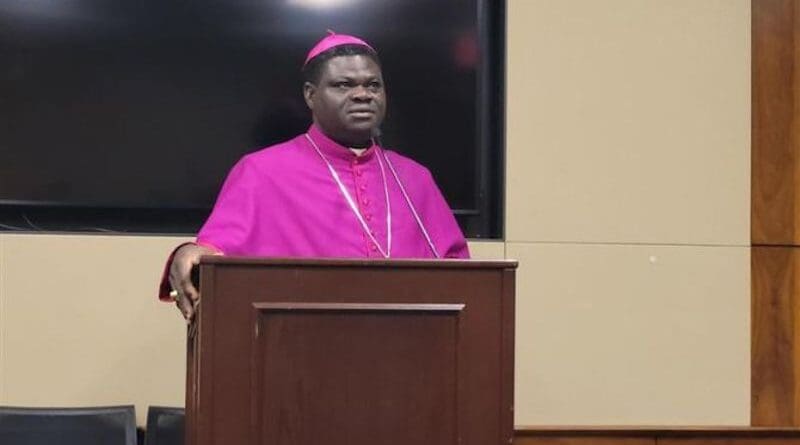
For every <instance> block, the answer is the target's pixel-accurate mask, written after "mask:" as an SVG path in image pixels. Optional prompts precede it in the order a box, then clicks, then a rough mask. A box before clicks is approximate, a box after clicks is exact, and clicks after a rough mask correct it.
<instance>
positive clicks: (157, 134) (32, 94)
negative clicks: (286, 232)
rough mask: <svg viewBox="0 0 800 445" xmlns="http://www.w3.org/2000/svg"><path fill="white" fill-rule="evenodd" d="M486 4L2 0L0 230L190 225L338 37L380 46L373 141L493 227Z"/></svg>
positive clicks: (490, 48) (484, 227) (278, 129)
mask: <svg viewBox="0 0 800 445" xmlns="http://www.w3.org/2000/svg"><path fill="white" fill-rule="evenodd" d="M488 3H493V4H494V3H496V2H491V1H489V0H486V2H484V1H481V0H436V1H431V0H259V1H254V0H193V1H190V2H187V1H182V0H120V1H112V2H110V1H106V0H59V1H29V0H4V1H3V2H0V61H2V62H0V116H1V117H0V153H2V155H1V160H0V206H2V208H3V212H1V213H2V214H1V215H0V216H2V217H3V218H0V219H5V221H2V220H0V224H3V226H2V227H4V228H6V229H9V228H22V229H42V228H44V229H46V230H70V229H72V228H73V227H72V226H71V225H70V224H71V221H72V222H74V221H80V224H79V225H80V226H86V227H89V228H91V227H97V228H98V229H100V230H103V229H105V230H121V231H140V230H141V231H164V232H170V231H175V230H172V229H170V227H171V226H169V224H166V222H168V220H169V218H170V217H169V215H173V216H174V215H183V216H184V218H183V220H182V221H183V223H186V224H183V225H181V224H178V225H177V226H176V227H177V228H178V231H181V229H185V231H193V230H195V229H196V228H197V226H198V225H199V224H200V223H201V222H202V220H203V219H204V216H205V215H206V214H207V212H208V211H209V209H210V207H211V206H212V204H213V202H214V199H215V197H216V195H217V192H218V190H219V188H220V185H221V183H222V181H223V180H224V178H225V175H226V173H227V172H228V170H229V169H230V167H231V166H232V165H233V164H234V163H235V162H236V160H237V159H239V158H240V157H241V156H242V155H243V154H245V153H248V152H251V151H254V150H257V149H260V148H262V147H264V146H267V145H270V144H273V143H276V142H279V141H282V140H286V139H289V138H291V137H293V136H295V135H297V134H299V133H302V132H303V131H305V130H306V129H307V128H308V126H309V123H310V114H309V112H308V110H307V109H306V106H305V104H304V102H303V100H302V95H301V91H302V78H301V75H300V68H301V65H302V63H303V60H304V58H305V55H306V52H307V51H308V49H309V48H310V47H311V46H313V45H314V43H316V41H318V40H319V39H320V38H322V37H323V36H325V35H326V30H327V29H332V30H334V31H337V32H341V33H349V34H354V35H358V36H360V37H362V38H364V39H365V40H367V41H368V42H370V43H371V44H372V45H373V46H374V47H375V48H376V49H377V50H378V52H379V55H380V58H381V61H382V64H383V70H384V77H385V80H386V85H387V94H388V114H387V119H386V121H385V123H384V125H383V128H382V130H383V131H382V132H383V143H384V145H385V146H387V147H389V148H391V149H394V150H397V151H399V152H401V153H403V154H405V155H407V156H410V157H411V158H413V159H415V160H417V161H418V162H420V163H422V164H424V165H426V166H427V167H428V168H429V169H430V170H431V171H432V173H433V174H434V177H435V178H436V180H437V182H438V183H439V185H440V187H441V188H442V190H443V192H444V194H445V197H446V198H447V200H448V202H449V204H450V205H451V207H452V208H453V209H454V211H455V212H456V214H457V215H458V216H459V220H460V222H461V223H462V227H464V229H465V231H466V232H467V234H468V235H472V236H492V235H496V234H497V233H498V230H499V229H498V227H499V225H498V224H497V220H498V219H499V218H498V215H499V209H494V208H495V207H497V206H498V205H497V203H495V202H493V201H497V200H498V199H499V196H501V193H500V190H499V188H500V187H499V185H498V184H499V177H498V176H499V172H500V170H499V168H498V166H499V159H498V157H499V156H500V154H499V153H500V152H502V137H501V133H502V131H501V130H500V126H502V118H500V119H499V120H498V119H497V116H496V115H497V113H498V112H499V110H500V109H501V106H500V105H501V102H502V101H501V99H500V97H499V93H500V92H501V91H502V89H501V88H498V82H501V80H502V78H501V75H502V69H498V67H496V66H495V65H496V64H497V63H496V62H497V60H495V59H497V58H498V57H502V54H497V51H494V48H495V47H496V46H497V45H496V43H493V42H495V40H502V39H500V38H499V36H497V35H495V34H496V33H498V32H503V29H496V28H498V27H500V26H499V25H497V24H496V23H495V22H493V21H492V19H491V17H492V14H494V15H495V16H499V14H501V13H502V11H498V10H497V8H496V7H495V6H492V5H489V4H488ZM500 48H502V46H500ZM490 56H491V58H493V59H492V60H489V58H490ZM500 62H501V63H502V60H500ZM492 163H496V164H498V166H495V167H492ZM493 168H494V170H492V169H493ZM493 209H494V210H493ZM20 212H21V213H20ZM137 214H138V215H149V218H150V219H152V221H151V226H152V227H150V226H147V227H146V225H145V226H140V227H137V223H136V221H137V218H138V217H137ZM103 215H105V216H103ZM114 215H117V216H114ZM120 215H123V217H122V220H120ZM186 215H189V216H188V219H187V218H186ZM20 216H21V217H22V218H20ZM9 218H11V219H13V221H11V220H9ZM14 218H16V219H14ZM93 218H94V219H93ZM147 218H148V217H147V216H146V217H144V220H147ZM139 219H142V218H139ZM178 219H179V220H180V219H181V218H178ZM484 220H485V221H484ZM159 221H161V222H165V223H164V224H163V225H160V223H159ZM470 221H472V222H470ZM20 226H21V227H20ZM42 226H50V227H42Z"/></svg>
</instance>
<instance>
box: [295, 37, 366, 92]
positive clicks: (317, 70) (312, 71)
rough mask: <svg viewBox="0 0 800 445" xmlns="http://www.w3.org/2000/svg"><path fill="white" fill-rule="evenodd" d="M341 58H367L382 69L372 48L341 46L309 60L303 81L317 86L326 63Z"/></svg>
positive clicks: (350, 45)
mask: <svg viewBox="0 0 800 445" xmlns="http://www.w3.org/2000/svg"><path fill="white" fill-rule="evenodd" d="M339 56H367V57H369V58H370V59H372V60H373V61H374V62H375V63H376V64H378V68H381V61H380V59H378V53H376V52H375V51H374V50H373V49H372V48H370V47H368V46H364V45H356V44H347V45H339V46H334V47H333V48H331V49H329V50H327V51H323V52H321V53H319V54H317V55H316V57H314V58H313V59H311V60H309V61H308V63H307V64H306V65H305V66H304V67H303V70H302V73H303V80H304V81H306V82H311V83H313V84H314V85H316V84H317V83H318V82H319V78H320V77H321V76H322V67H323V66H325V63H326V62H327V61H329V60H331V59H333V58H334V57H339Z"/></svg>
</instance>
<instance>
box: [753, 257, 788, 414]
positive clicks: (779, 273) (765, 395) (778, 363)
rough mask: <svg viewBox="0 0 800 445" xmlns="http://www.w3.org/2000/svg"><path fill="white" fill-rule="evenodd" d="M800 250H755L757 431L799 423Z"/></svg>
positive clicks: (755, 402)
mask: <svg viewBox="0 0 800 445" xmlns="http://www.w3.org/2000/svg"><path fill="white" fill-rule="evenodd" d="M799 255H800V248H796V247H753V249H752V253H751V261H752V311H751V317H752V321H753V327H752V335H751V348H752V349H751V355H752V374H751V406H752V410H751V417H752V419H751V421H752V424H753V425H759V426H783V425H797V424H798V423H800V409H798V400H797V398H798V387H797V379H796V373H797V372H798V370H797V366H796V365H797V363H798V360H797V354H798V346H800V341H799V340H800V339H798V330H797V327H796V322H795V321H796V319H797V314H798V309H800V307H798V306H799V305H800V298H798V292H797V291H798V287H797V279H796V276H797V266H798V256H799Z"/></svg>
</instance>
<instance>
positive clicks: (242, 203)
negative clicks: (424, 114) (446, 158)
mask: <svg viewBox="0 0 800 445" xmlns="http://www.w3.org/2000/svg"><path fill="white" fill-rule="evenodd" d="M308 134H309V136H310V137H311V138H312V139H313V140H314V142H315V143H316V144H317V146H318V147H319V149H320V150H321V152H322V153H323V155H324V156H325V157H326V158H327V159H328V161H329V162H330V163H331V165H332V166H333V167H334V168H335V169H336V171H337V173H338V174H339V177H340V179H341V181H342V183H343V184H344V186H345V187H346V188H347V190H348V191H349V192H350V194H351V196H352V197H353V199H354V200H355V201H356V203H357V206H358V209H359V211H360V212H361V214H362V216H363V217H364V219H365V221H366V223H367V226H368V228H369V229H370V230H371V231H372V233H373V234H374V238H375V239H376V240H377V242H378V243H379V244H380V245H381V247H382V248H383V249H384V250H385V249H386V239H387V237H386V198H385V192H384V185H383V184H384V183H383V179H382V176H381V171H380V164H379V163H378V156H379V155H380V154H381V152H382V153H383V155H385V156H386V158H388V159H389V160H390V162H391V163H392V165H393V166H394V168H395V170H396V171H397V173H398V175H399V177H400V179H401V181H402V184H403V185H404V186H405V189H406V192H407V193H408V195H409V197H410V199H411V201H412V203H413V205H414V207H415V208H416V210H417V212H418V214H419V217H420V218H421V220H422V221H423V224H424V226H425V228H426V229H427V230H428V233H429V235H430V238H431V240H432V242H433V244H434V246H435V248H436V250H437V251H438V252H439V254H440V255H441V257H442V258H469V250H468V247H467V243H466V240H465V239H464V236H463V235H462V233H461V230H460V229H459V227H458V225H457V223H456V221H455V218H454V217H453V214H452V212H451V211H450V208H449V206H448V205H447V203H446V202H445V200H444V197H443V196H442V194H441V192H440V191H439V188H438V187H437V186H436V184H435V182H434V180H433V178H432V177H431V174H430V172H429V171H428V170H427V169H426V168H425V167H423V166H421V165H419V164H417V163H416V162H414V161H412V160H411V159H409V158H406V157H404V156H402V155H400V154H398V153H396V152H393V151H390V150H385V149H382V148H381V147H379V146H377V145H373V146H372V147H370V148H369V149H368V150H367V151H366V152H364V153H363V154H362V155H361V156H356V155H355V154H353V153H352V152H351V151H350V150H348V149H347V148H346V147H344V146H342V145H339V144H338V143H336V142H334V141H333V140H332V139H330V138H328V137H327V136H326V135H324V134H323V133H322V132H321V131H320V130H319V129H318V128H317V127H316V126H314V125H312V126H311V128H309V130H308ZM385 172H386V181H387V187H388V192H389V203H390V206H391V214H392V250H391V258H434V253H433V250H432V249H431V247H430V246H429V244H428V242H427V240H426V239H425V237H424V235H423V232H422V230H421V229H420V227H419V225H418V223H417V221H416V220H415V218H414V216H413V214H412V212H411V209H410V207H409V205H408V203H407V202H406V199H405V198H404V197H403V194H402V192H401V190H400V187H399V185H398V184H397V182H396V180H395V179H394V177H393V175H392V174H391V172H390V171H389V170H388V166H386V165H385ZM197 242H198V243H199V244H203V245H206V246H209V247H212V248H214V249H217V250H219V251H220V252H222V253H224V254H226V255H246V256H266V257H328V258H382V257H383V256H382V254H381V253H380V251H379V249H377V248H376V247H375V246H374V243H373V242H372V240H370V238H369V236H367V234H366V233H365V231H364V229H363V226H362V225H361V224H360V223H359V221H358V219H357V217H356V215H355V214H354V212H353V211H352V209H351V208H350V206H349V205H348V204H347V201H346V200H345V198H344V196H343V195H342V193H341V190H340V189H339V187H338V185H337V184H336V182H335V181H334V179H333V177H332V175H331V173H330V171H329V170H328V167H327V166H326V164H325V162H324V161H323V160H322V159H321V158H320V156H319V154H318V153H317V152H316V151H315V150H314V148H313V146H312V145H311V143H309V141H308V140H307V139H306V138H305V136H304V135H300V136H298V137H296V138H294V139H292V140H289V141H287V142H284V143H281V144H278V145H274V146H272V147H268V148H265V149H262V150H260V151H257V152H255V153H251V154H249V155H246V156H245V157H244V158H242V159H241V160H240V161H239V162H238V163H237V164H236V165H235V166H234V167H233V169H232V170H231V172H230V174H229V175H228V178H227V179H226V181H225V184H224V185H223V187H222V190H221V192H220V194H219V197H218V198H217V202H216V204H215V206H214V209H213V211H212V213H211V215H210V216H209V218H208V220H207V221H206V223H205V225H204V226H203V227H202V229H201V230H200V232H199V233H198V235H197Z"/></svg>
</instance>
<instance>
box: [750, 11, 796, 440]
mask: <svg viewBox="0 0 800 445" xmlns="http://www.w3.org/2000/svg"><path fill="white" fill-rule="evenodd" d="M752 20H753V22H752V48H753V66H752V95H753V97H752V137H753V140H752V189H751V190H752V191H751V193H752V197H751V243H752V245H753V251H752V256H751V275H752V337H751V346H752V350H751V356H752V364H751V367H752V373H751V379H752V382H751V391H752V392H751V424H752V425H754V426H798V425H800V404H798V399H800V387H798V383H797V382H798V378H797V377H798V370H797V365H798V362H800V360H798V354H800V325H798V324H797V323H796V319H797V313H798V300H800V288H798V286H797V284H796V281H797V280H796V275H797V274H796V270H797V265H798V261H797V256H798V252H800V247H798V246H800V224H798V222H799V221H800V213H799V211H800V206H798V205H797V202H798V198H800V182H799V181H800V174H798V173H800V171H799V169H800V166H799V165H798V161H800V152H799V151H798V150H800V114H799V113H798V111H800V105H798V94H800V93H798V91H797V89H798V88H800V82H798V66H800V63H798V62H799V61H800V57H799V56H800V52H798V50H799V49H800V45H798V42H800V29H798V28H800V27H799V26H798V25H800V0H753V1H752Z"/></svg>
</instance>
